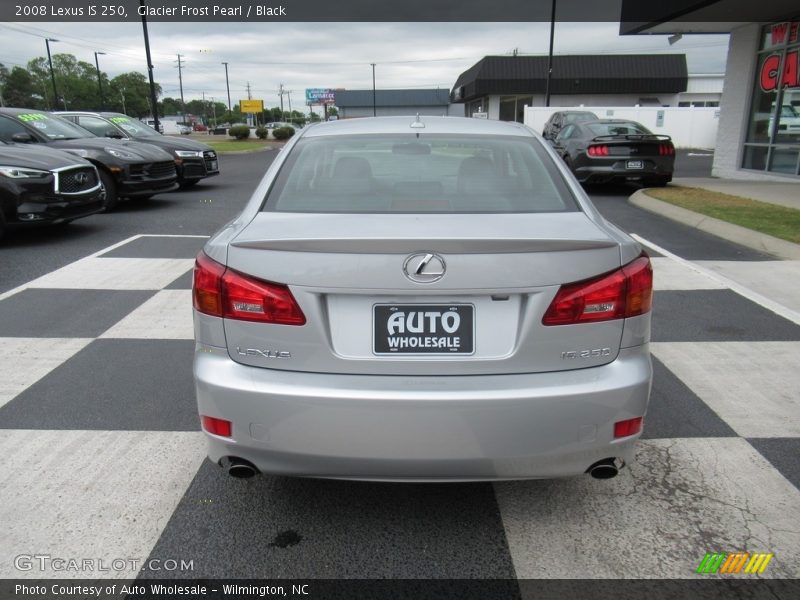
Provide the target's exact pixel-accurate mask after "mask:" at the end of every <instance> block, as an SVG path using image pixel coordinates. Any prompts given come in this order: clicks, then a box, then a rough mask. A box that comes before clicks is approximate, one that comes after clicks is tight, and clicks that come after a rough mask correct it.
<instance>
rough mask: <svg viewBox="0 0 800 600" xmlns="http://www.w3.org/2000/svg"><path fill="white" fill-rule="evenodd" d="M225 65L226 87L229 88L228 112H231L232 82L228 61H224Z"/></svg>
mask: <svg viewBox="0 0 800 600" xmlns="http://www.w3.org/2000/svg"><path fill="white" fill-rule="evenodd" d="M222 64H223V65H225V88H226V89H227V90H228V112H229V113H230V112H231V84H230V83H229V82H228V63H226V62H224V63H222Z"/></svg>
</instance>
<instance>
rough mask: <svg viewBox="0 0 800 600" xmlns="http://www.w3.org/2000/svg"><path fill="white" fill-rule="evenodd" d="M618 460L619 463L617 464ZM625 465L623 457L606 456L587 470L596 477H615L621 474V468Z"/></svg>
mask: <svg viewBox="0 0 800 600" xmlns="http://www.w3.org/2000/svg"><path fill="white" fill-rule="evenodd" d="M618 462H619V464H617V463H618ZM623 466H625V463H624V461H622V460H621V459H616V458H604V459H603V460H598V461H597V462H596V463H594V464H593V465H592V466H591V467H589V468H588V469H586V472H587V473H589V475H591V476H592V477H594V478H595V479H613V478H614V477H616V476H617V475H618V474H619V470H620V469H621V468H622V467H623Z"/></svg>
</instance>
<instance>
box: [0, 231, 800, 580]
mask: <svg viewBox="0 0 800 600" xmlns="http://www.w3.org/2000/svg"><path fill="white" fill-rule="evenodd" d="M205 239H206V238H204V237H201V236H135V237H133V238H130V239H128V240H124V241H122V242H120V243H119V244H116V245H114V246H112V247H110V248H107V249H105V250H102V251H100V252H97V253H95V254H93V255H91V256H88V257H86V258H83V259H81V260H79V261H77V262H74V263H72V264H69V265H67V266H65V267H63V268H61V269H58V270H56V271H54V272H52V273H49V274H47V275H45V276H43V277H40V278H38V279H35V280H33V281H31V282H29V283H28V284H26V285H24V286H22V287H21V288H17V289H15V290H11V291H10V292H7V293H5V294H2V295H0V342H1V343H0V428H2V436H0V455H2V456H3V462H2V467H0V481H2V487H1V488H0V521H2V523H3V524H4V526H3V527H2V528H0V577H65V576H66V577H87V576H89V577H94V576H97V577H130V576H131V573H130V572H128V571H113V570H112V571H110V572H102V573H89V574H87V573H74V572H54V571H48V572H44V573H42V572H40V571H38V570H34V571H29V572H20V571H17V570H15V568H14V557H15V556H17V555H19V554H26V553H27V554H35V553H39V554H43V553H44V554H48V555H51V556H53V557H64V558H82V557H92V558H102V559H104V560H106V561H107V562H110V561H111V560H112V559H115V558H123V559H136V560H138V561H143V560H144V559H146V558H148V557H150V558H154V557H155V558H161V559H169V558H172V559H184V560H193V566H194V570H193V571H191V572H177V573H169V572H160V573H158V574H157V575H158V576H181V577H254V578H256V577H269V578H281V577H284V578H305V577H315V578H339V577H375V578H380V577H398V578H399V577H403V578H514V577H517V578H534V579H535V578H573V577H592V578H669V579H671V578H688V577H693V576H694V570H695V568H696V567H697V565H698V564H699V562H700V560H701V559H702V557H703V556H704V554H705V553H706V552H711V551H729V552H734V551H750V552H773V553H774V554H775V558H774V559H773V561H772V562H771V563H770V566H769V568H768V570H767V571H766V573H765V574H764V575H763V577H776V578H784V577H800V526H799V525H798V515H800V491H799V490H798V486H800V466H799V465H798V463H799V462H800V461H798V457H799V456H800V442H798V437H800V370H799V369H798V365H800V318H798V317H797V313H795V312H793V311H792V310H789V309H785V307H783V305H781V304H780V302H775V301H774V300H770V299H769V298H765V297H763V296H761V295H759V290H747V289H744V288H743V287H742V286H740V285H738V284H733V283H732V282H731V281H730V280H728V279H726V278H725V277H724V276H722V275H719V274H715V273H716V271H715V272H712V271H711V270H710V269H708V268H704V267H702V266H699V265H697V264H695V263H688V262H686V261H683V260H681V259H678V258H677V257H674V256H672V255H669V253H667V252H665V251H661V252H659V250H660V249H658V248H655V252H654V253H653V254H654V256H655V258H654V259H653V264H654V269H655V273H656V289H657V292H656V300H655V308H654V314H653V343H652V353H653V359H654V368H655V380H654V386H653V393H652V400H651V408H650V411H649V413H648V415H647V418H646V430H645V435H644V438H643V440H642V441H641V442H640V444H639V448H638V453H637V459H636V461H635V462H634V463H633V464H632V465H630V468H629V469H626V470H625V471H623V472H622V473H621V474H620V476H619V477H617V478H615V479H612V480H608V481H596V480H593V479H590V478H588V477H584V478H576V479H565V480H556V481H526V482H503V483H496V484H488V483H487V484H448V485H413V484H396V485H395V484H365V483H353V482H338V481H316V480H302V479H291V478H271V477H261V478H254V479H251V480H246V481H240V480H234V479H231V478H229V477H227V476H226V475H225V474H224V473H223V472H222V471H221V470H220V469H218V468H217V467H215V466H214V465H211V464H210V463H209V462H208V461H206V460H205V448H204V441H203V439H202V435H201V434H200V432H199V426H198V419H197V416H196V410H195V404H194V402H195V401H194V391H193V384H192V376H191V362H192V351H193V342H192V321H191V319H192V316H191V298H190V294H191V292H190V287H191V267H192V264H193V257H194V256H195V254H196V253H197V251H198V250H199V249H200V247H202V245H203V243H204V241H205ZM755 265H757V263H753V262H750V263H749V265H748V268H750V269H754V268H756V266H755ZM724 267H725V268H726V269H735V264H733V263H730V264H726V265H725V266H724ZM784 309H785V310H784ZM287 532H293V535H290V536H288V537H287V536H286V535H284V537H283V538H281V537H280V536H281V534H286V533H287ZM294 534H296V535H294ZM280 539H292V540H294V542H296V543H290V544H283V543H279V542H278V540H280ZM643 557H651V560H643Z"/></svg>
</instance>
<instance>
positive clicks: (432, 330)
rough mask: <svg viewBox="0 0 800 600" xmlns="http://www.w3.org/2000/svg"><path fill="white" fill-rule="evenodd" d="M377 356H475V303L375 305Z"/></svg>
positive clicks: (375, 350) (374, 340)
mask: <svg viewBox="0 0 800 600" xmlns="http://www.w3.org/2000/svg"><path fill="white" fill-rule="evenodd" d="M372 331H373V335H372V339H373V341H372V352H373V353H374V354H472V353H473V352H474V351H475V347H474V346H475V341H474V340H475V307H474V306H473V305H472V304H375V305H374V306H373V307H372Z"/></svg>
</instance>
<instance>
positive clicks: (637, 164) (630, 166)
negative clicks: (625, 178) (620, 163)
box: [625, 160, 644, 169]
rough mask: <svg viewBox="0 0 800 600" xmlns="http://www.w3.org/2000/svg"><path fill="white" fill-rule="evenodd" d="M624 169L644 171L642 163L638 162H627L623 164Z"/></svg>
mask: <svg viewBox="0 0 800 600" xmlns="http://www.w3.org/2000/svg"><path fill="white" fill-rule="evenodd" d="M625 168H626V169H644V163H643V162H642V161H640V160H629V161H627V162H626V163H625Z"/></svg>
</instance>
